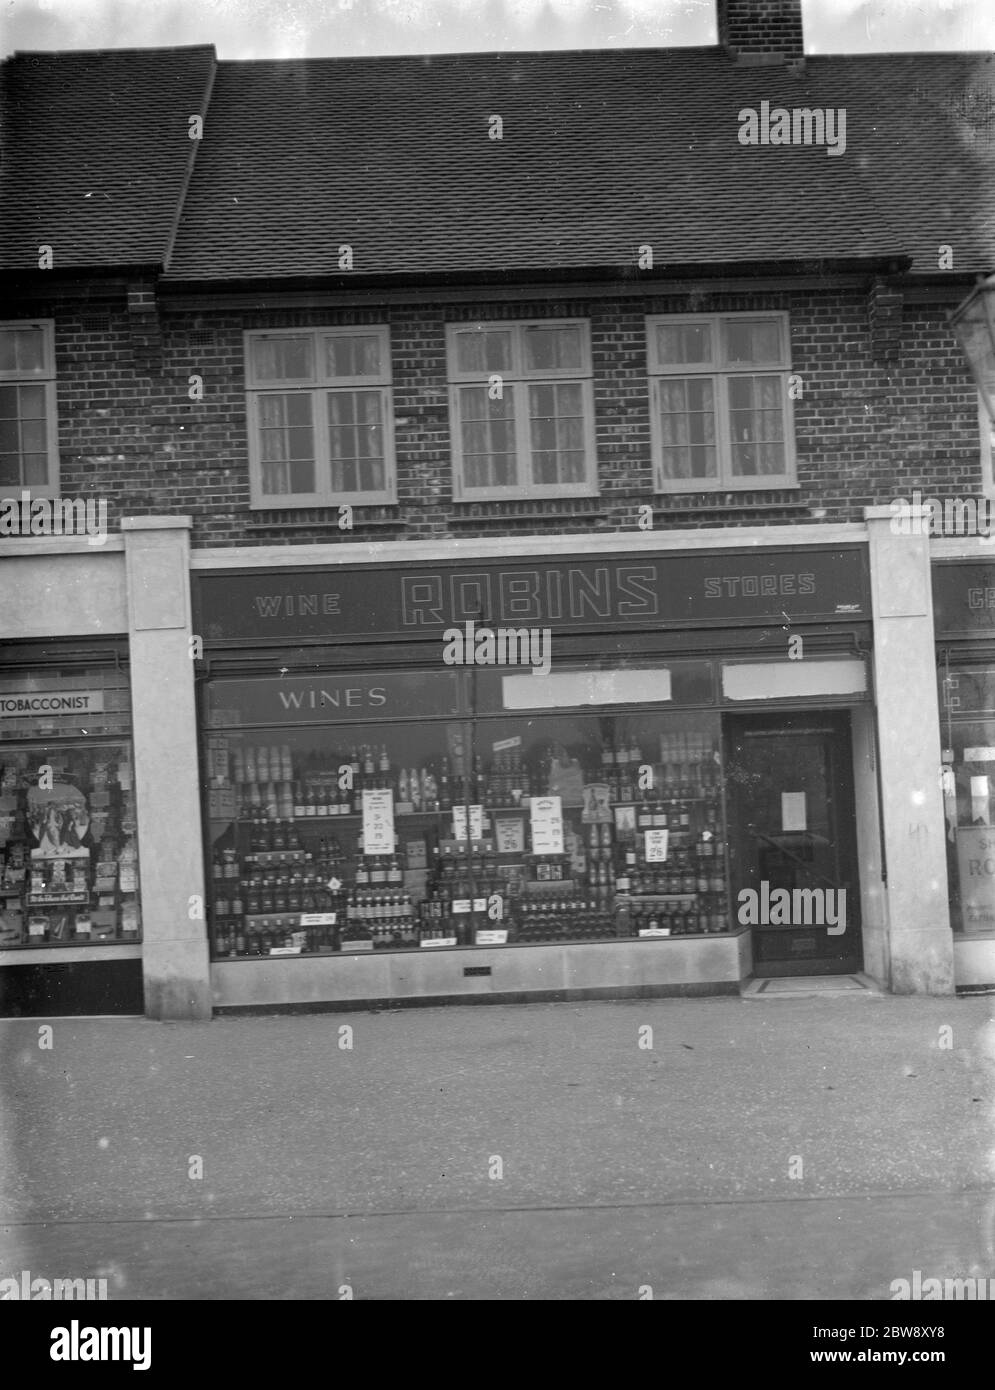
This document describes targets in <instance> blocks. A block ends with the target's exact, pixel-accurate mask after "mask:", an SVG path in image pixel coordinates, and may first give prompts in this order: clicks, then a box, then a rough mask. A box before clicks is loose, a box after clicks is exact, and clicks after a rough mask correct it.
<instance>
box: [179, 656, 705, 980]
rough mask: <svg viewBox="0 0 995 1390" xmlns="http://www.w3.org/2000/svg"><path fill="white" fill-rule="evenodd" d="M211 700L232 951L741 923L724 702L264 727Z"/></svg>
mask: <svg viewBox="0 0 995 1390" xmlns="http://www.w3.org/2000/svg"><path fill="white" fill-rule="evenodd" d="M387 679H388V678H387V677H384V678H383V680H384V682H386V681H387ZM394 679H396V677H394ZM408 679H414V677H408ZM530 679H531V678H530ZM342 680H343V684H345V685H348V684H349V682H348V681H347V680H346V679H345V678H342ZM244 684H245V685H248V684H249V683H248V682H246V683H244ZM356 689H357V690H360V685H359V683H358V682H357V683H356ZM367 694H368V696H369V697H371V698H372V700H373V701H374V703H375V702H376V701H377V700H380V699H381V698H382V695H381V687H379V686H373V687H371V688H370V689H369V691H368V692H367ZM253 698H254V697H253V696H251V695H247V696H246V700H247V701H249V700H252V699H253ZM209 701H210V706H211V709H210V712H209V720H208V722H209V724H210V725H212V726H213V727H210V728H209V729H208V731H207V734H206V744H207V747H206V754H207V759H208V766H207V777H208V791H207V797H208V807H207V813H208V824H209V826H210V853H211V861H212V862H211V869H210V872H211V879H212V912H211V928H212V941H213V950H214V955H215V958H229V957H250V956H254V957H259V956H284V955H304V954H309V953H324V952H354V951H375V950H384V949H390V950H403V949H426V948H433V947H434V948H438V947H446V946H461V945H494V946H500V945H514V944H530V943H541V942H557V941H569V942H585V941H595V940H601V941H606V940H616V939H619V938H634V937H673V938H677V937H684V936H706V935H712V934H720V933H725V932H728V931H729V930H730V929H731V918H730V910H729V902H728V894H727V880H726V850H725V823H724V811H723V794H722V775H721V773H722V770H721V764H720V756H721V755H720V747H721V740H720V734H719V721H718V716H717V714H715V713H713V712H700V713H696V712H688V713H682V714H678V713H676V712H636V711H633V712H625V711H623V712H617V713H604V712H601V711H598V712H582V713H569V712H556V713H555V714H554V713H547V714H538V713H533V714H522V715H517V716H516V715H512V714H508V713H504V714H500V715H487V716H480V717H479V718H478V719H477V721H476V724H475V727H473V728H471V725H470V724H469V723H468V722H467V721H466V720H465V719H460V718H454V719H448V720H447V719H444V718H436V719H431V718H423V719H421V720H418V721H417V722H404V721H402V720H397V721H391V722H387V721H384V722H382V723H375V722H367V721H365V720H364V721H362V722H354V723H345V722H338V723H329V724H327V725H325V726H322V727H307V728H294V727H287V726H286V725H284V726H282V727H276V726H274V727H271V728H268V729H262V728H256V729H253V730H251V731H250V730H242V729H239V728H237V727H236V726H237V722H238V719H239V717H240V712H239V710H238V708H237V707H233V696H232V694H231V693H230V692H228V691H226V689H225V683H224V682H223V681H218V682H215V683H212V686H211V688H210V694H209ZM222 724H224V725H226V726H227V727H224V728H222V727H219V726H220V725H222ZM661 949H665V948H664V947H661Z"/></svg>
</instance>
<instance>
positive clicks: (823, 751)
mask: <svg viewBox="0 0 995 1390" xmlns="http://www.w3.org/2000/svg"><path fill="white" fill-rule="evenodd" d="M725 740H726V786H727V789H728V790H727V795H728V817H729V820H728V830H729V849H730V858H731V866H730V867H731V882H732V894H733V897H732V906H733V916H734V919H735V918H736V917H738V918H739V921H740V922H745V921H749V922H750V923H751V925H752V930H753V971H754V974H756V975H836V974H840V975H845V974H849V973H850V972H852V971H855V970H860V969H861V967H862V963H863V958H862V952H861V935H860V886H859V881H858V877H857V857H856V837H855V834H854V829H855V815H854V799H853V764H852V760H851V752H850V716H849V714H848V713H847V712H846V711H839V712H837V711H830V712H825V713H817V714H809V713H798V714H793V715H780V716H771V715H737V716H730V717H729V718H728V719H727V721H726V725H725ZM743 890H750V892H751V896H750V897H745V898H743V897H741V894H742V892H743Z"/></svg>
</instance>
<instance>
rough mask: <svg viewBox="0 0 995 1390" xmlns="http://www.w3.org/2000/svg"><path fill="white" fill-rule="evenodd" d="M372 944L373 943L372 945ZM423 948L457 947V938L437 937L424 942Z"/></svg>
mask: <svg viewBox="0 0 995 1390" xmlns="http://www.w3.org/2000/svg"><path fill="white" fill-rule="evenodd" d="M371 944H372V943H371ZM421 944H422V945H423V946H455V945H456V938H455V936H437V937H436V938H435V940H434V941H423V942H422V943H421Z"/></svg>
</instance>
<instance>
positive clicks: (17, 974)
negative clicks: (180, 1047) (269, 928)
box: [0, 640, 142, 1016]
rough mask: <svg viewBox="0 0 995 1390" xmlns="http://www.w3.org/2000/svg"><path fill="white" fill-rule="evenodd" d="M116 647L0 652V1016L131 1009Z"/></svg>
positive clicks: (137, 981) (134, 899) (129, 867)
mask: <svg viewBox="0 0 995 1390" xmlns="http://www.w3.org/2000/svg"><path fill="white" fill-rule="evenodd" d="M140 941H141V895H140V887H139V873H138V843H137V813H136V804H135V777H134V752H133V746H132V739H131V692H130V682H129V676H128V666H127V643H126V642H124V641H120V640H119V641H114V640H105V641H100V642H75V643H74V642H69V641H53V642H48V643H40V642H39V643H22V644H17V643H6V644H3V645H0V1014H3V1015H7V1016H10V1015H25V1014H31V1015H49V1016H51V1015H53V1014H69V1013H89V1014H93V1013H140V1012H141V1009H142V968H141V959H140V956H141V947H140V945H139V943H140Z"/></svg>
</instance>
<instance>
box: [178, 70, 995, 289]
mask: <svg viewBox="0 0 995 1390" xmlns="http://www.w3.org/2000/svg"><path fill="white" fill-rule="evenodd" d="M762 101H769V102H770V103H771V105H772V107H773V106H778V105H780V106H784V107H787V108H789V109H792V108H796V107H810V108H813V107H820V108H827V107H831V108H834V109H838V108H840V107H843V108H845V109H846V112H847V145H846V152H845V154H843V155H842V156H841V157H831V156H829V155H827V153H826V150H825V149H824V148H821V147H816V146H809V147H804V146H802V147H791V146H778V147H774V146H768V147H756V148H752V147H748V146H744V145H742V144H740V143H739V139H738V132H739V128H740V124H739V119H738V117H739V112H740V110H741V109H742V108H745V107H751V108H753V109H755V110H758V111H759V109H760V103H761V102H762ZM960 108H963V111H961V110H960ZM493 115H499V116H500V117H501V118H502V121H503V139H502V140H500V141H498V140H491V139H489V138H488V123H489V119H490V117H491V116H493ZM972 120H973V121H974V122H975V124H974V126H972V124H971V122H972ZM993 190H995V63H993V62H992V61H991V59H986V58H985V57H983V56H979V55H976V54H974V55H972V54H948V55H914V56H895V57H891V56H873V57H836V58H811V59H809V60H808V62H807V64H806V66H805V68H804V70H803V71H801V72H793V71H790V70H788V69H785V68H779V67H745V66H739V65H737V64H735V63H733V62H731V61H730V59H729V58H728V57H727V56H726V55H725V53H724V52H723V51H722V50H720V49H718V48H707V49H701V48H686V49H670V50H658V49H639V50H630V51H619V50H615V51H604V52H594V51H588V52H550V53H521V54H515V53H509V54H496V55H495V54H471V55H462V56H445V57H433V58H376V59H327V60H326V59H318V60H309V61H301V62H256V63H221V64H220V65H219V72H218V79H217V84H216V87H215V93H214V98H213V101H212V106H211V117H210V122H209V128H208V130H207V134H206V138H205V141H204V144H203V148H202V149H201V151H200V153H199V156H198V161H197V167H196V170H195V172H194V177H193V180H192V183H191V187H190V190H189V195H188V198H187V203H186V207H185V210H184V216H183V221H182V225H181V228H180V233H179V236H178V238H177V243H176V247H175V250H174V254H173V257H172V260H171V263H170V266H169V270H168V277H169V278H170V279H173V280H190V281H196V280H205V279H213V278H216V277H219V276H220V277H223V278H233V279H251V278H253V277H259V276H280V277H286V276H310V275H314V276H320V275H328V274H330V273H331V274H334V273H336V268H337V267H336V261H337V254H338V247H339V245H340V244H343V243H347V244H349V245H351V246H352V248H353V255H354V273H355V274H364V273H373V274H387V275H397V276H403V275H406V274H415V273H433V272H435V273H438V272H445V271H453V272H456V273H459V272H464V273H467V272H474V271H515V272H523V271H527V270H531V269H548V268H554V267H555V268H569V267H613V266H618V267H623V266H624V267H631V266H632V264H633V258H634V255H635V252H636V248H637V247H638V246H640V245H643V244H647V243H648V244H650V245H651V246H652V247H653V252H654V259H655V263H656V265H657V267H659V266H660V265H661V264H697V263H709V264H714V263H721V262H725V263H729V262H743V261H750V260H766V261H785V260H796V259H808V258H820V259H821V258H833V257H852V256H860V255H878V254H891V253H893V252H894V253H899V254H901V253H907V254H911V255H912V256H914V258H915V266H916V268H917V269H920V270H927V271H928V270H933V271H935V270H936V269H937V248H938V247H939V246H940V245H941V244H944V243H950V244H952V245H953V247H954V258H955V259H954V264H955V268H957V269H961V270H964V269H972V268H975V267H986V266H989V265H993V266H995V251H993V248H995V193H993Z"/></svg>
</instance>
